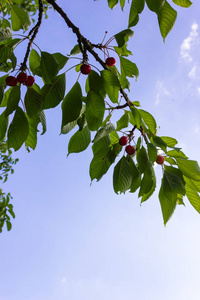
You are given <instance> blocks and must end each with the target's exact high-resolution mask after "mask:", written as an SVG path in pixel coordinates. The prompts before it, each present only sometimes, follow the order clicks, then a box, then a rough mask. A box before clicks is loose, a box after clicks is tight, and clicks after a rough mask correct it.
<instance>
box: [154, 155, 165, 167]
mask: <svg viewBox="0 0 200 300" xmlns="http://www.w3.org/2000/svg"><path fill="white" fill-rule="evenodd" d="M164 161H165V159H164V157H163V156H161V155H158V156H157V158H156V162H157V164H159V165H162V164H163V163H164Z"/></svg>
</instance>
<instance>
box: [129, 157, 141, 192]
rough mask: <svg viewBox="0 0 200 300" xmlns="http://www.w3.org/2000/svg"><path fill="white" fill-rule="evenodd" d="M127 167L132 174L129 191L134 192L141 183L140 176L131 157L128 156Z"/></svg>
mask: <svg viewBox="0 0 200 300" xmlns="http://www.w3.org/2000/svg"><path fill="white" fill-rule="evenodd" d="M128 163H129V167H130V169H131V174H132V181H131V186H130V193H134V192H135V191H136V190H137V189H138V188H139V186H140V185H141V176H140V172H139V170H138V168H137V167H136V165H135V163H134V161H133V158H132V157H131V156H129V159H128Z"/></svg>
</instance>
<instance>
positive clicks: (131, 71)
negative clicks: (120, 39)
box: [120, 56, 139, 79]
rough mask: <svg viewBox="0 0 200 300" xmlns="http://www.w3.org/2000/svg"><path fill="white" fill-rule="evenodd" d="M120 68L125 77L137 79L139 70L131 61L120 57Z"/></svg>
mask: <svg viewBox="0 0 200 300" xmlns="http://www.w3.org/2000/svg"><path fill="white" fill-rule="evenodd" d="M120 66H121V72H123V73H124V75H125V76H128V77H132V78H133V77H134V76H135V78H136V79H137V78H138V76H139V70H138V68H137V66H136V64H134V63H133V62H132V61H130V60H128V59H126V58H124V57H121V56H120Z"/></svg>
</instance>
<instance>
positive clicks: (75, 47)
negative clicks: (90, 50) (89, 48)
mask: <svg viewBox="0 0 200 300" xmlns="http://www.w3.org/2000/svg"><path fill="white" fill-rule="evenodd" d="M79 53H81V50H80V47H79V44H77V45H75V46H74V48H73V49H72V50H71V52H70V55H76V54H79Z"/></svg>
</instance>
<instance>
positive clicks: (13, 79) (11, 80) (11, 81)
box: [6, 72, 35, 86]
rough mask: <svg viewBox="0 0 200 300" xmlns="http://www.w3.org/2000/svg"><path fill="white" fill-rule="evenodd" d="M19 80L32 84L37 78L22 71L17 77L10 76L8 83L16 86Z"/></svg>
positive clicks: (28, 84) (25, 83) (27, 84)
mask: <svg viewBox="0 0 200 300" xmlns="http://www.w3.org/2000/svg"><path fill="white" fill-rule="evenodd" d="M18 82H19V83H22V84H24V85H26V86H32V85H33V84H34V82H35V78H34V77H33V76H31V75H29V76H28V75H27V74H26V73H25V72H20V73H19V74H18V75H17V77H14V76H8V77H7V78H6V84H7V85H8V86H16V85H17V84H18Z"/></svg>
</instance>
